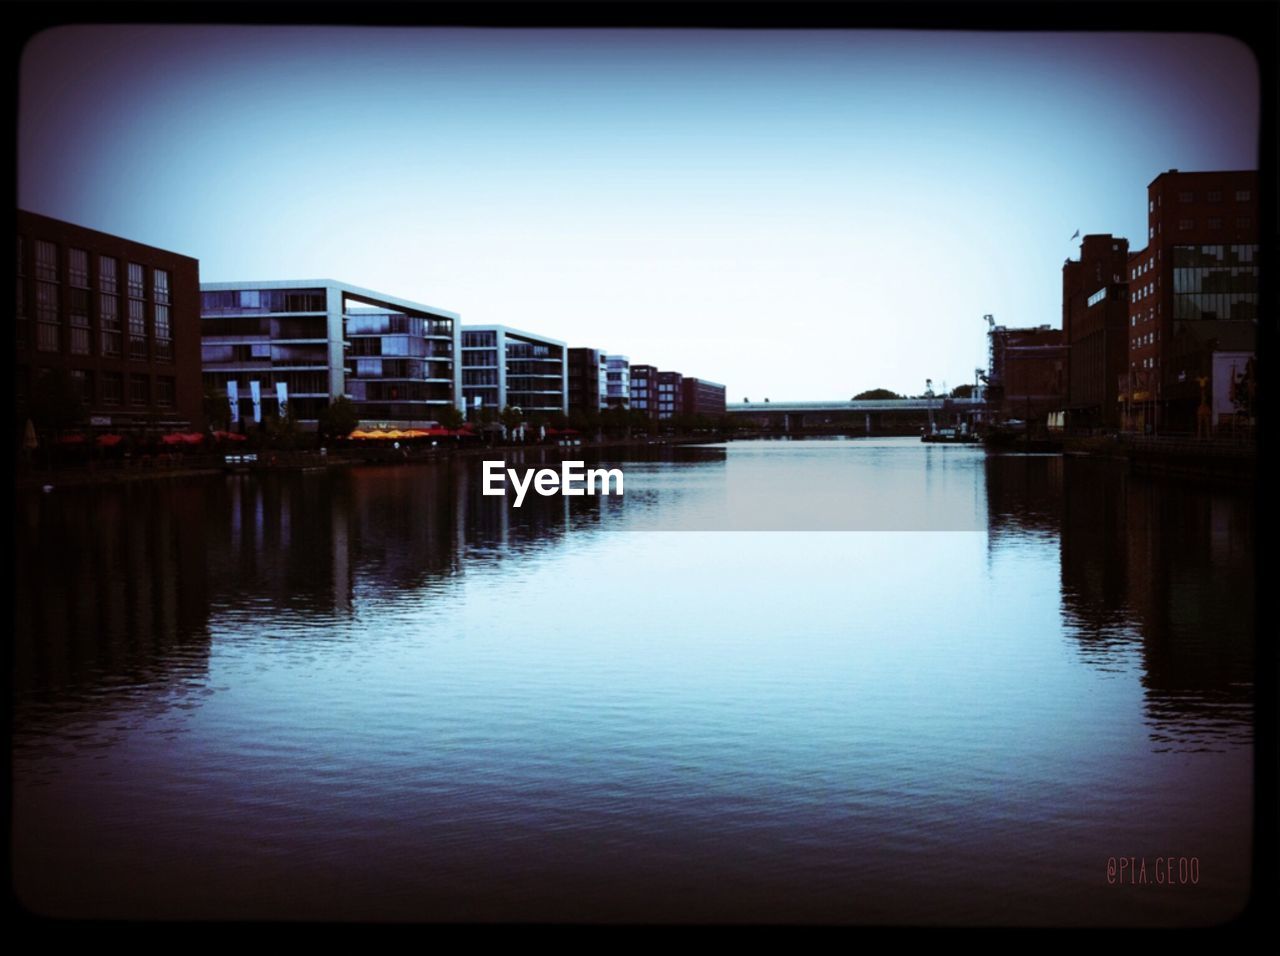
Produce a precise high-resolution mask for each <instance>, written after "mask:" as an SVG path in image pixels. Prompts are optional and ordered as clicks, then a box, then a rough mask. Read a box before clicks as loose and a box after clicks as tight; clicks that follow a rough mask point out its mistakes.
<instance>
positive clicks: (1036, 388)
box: [987, 325, 1067, 423]
mask: <svg viewBox="0 0 1280 956" xmlns="http://www.w3.org/2000/svg"><path fill="white" fill-rule="evenodd" d="M989 334H990V336H991V356H990V370H989V376H988V386H987V394H988V396H989V397H990V399H991V400H992V401H993V402H998V403H999V407H1000V417H1002V418H1004V419H1021V420H1023V421H1026V422H1028V423H1031V422H1043V421H1044V420H1045V419H1046V417H1047V415H1048V414H1049V413H1050V412H1057V411H1061V410H1062V407H1063V404H1064V403H1065V402H1066V398H1067V346H1066V343H1065V342H1064V340H1063V335H1062V330H1061V329H1051V328H1049V326H1047V325H1041V326H1037V327H1036V328H1032V329H1010V328H1005V327H1004V326H1003V325H997V326H995V327H994V328H992V329H991V331H990V333H989Z"/></svg>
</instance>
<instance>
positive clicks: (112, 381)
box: [102, 372, 124, 405]
mask: <svg viewBox="0 0 1280 956" xmlns="http://www.w3.org/2000/svg"><path fill="white" fill-rule="evenodd" d="M123 401H124V376H123V375H121V374H120V373H119V372H103V373H102V404H103V405H119V404H121V403H122V402H123Z"/></svg>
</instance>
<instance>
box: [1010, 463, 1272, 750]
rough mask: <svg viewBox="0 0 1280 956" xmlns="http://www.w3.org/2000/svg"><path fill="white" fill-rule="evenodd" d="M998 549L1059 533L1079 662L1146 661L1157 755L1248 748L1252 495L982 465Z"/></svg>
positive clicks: (1102, 472) (1077, 469)
mask: <svg viewBox="0 0 1280 956" xmlns="http://www.w3.org/2000/svg"><path fill="white" fill-rule="evenodd" d="M986 475H987V494H988V501H989V530H990V536H991V542H992V546H993V547H998V546H1000V543H1001V542H1002V541H1006V542H1007V541H1010V540H1016V539H1017V538H1019V537H1021V536H1025V535H1027V534H1034V535H1043V534H1058V535H1059V536H1060V542H1061V568H1062V614H1063V618H1064V625H1065V630H1066V633H1067V634H1068V635H1070V637H1071V638H1073V639H1074V640H1075V641H1076V642H1077V643H1078V647H1079V651H1080V653H1081V655H1082V657H1083V658H1084V659H1085V660H1086V661H1088V662H1089V663H1090V664H1091V665H1092V666H1095V667H1097V668H1099V669H1102V670H1116V671H1120V670H1126V669H1128V668H1129V667H1130V666H1132V662H1133V661H1134V659H1135V658H1134V655H1135V654H1136V655H1137V658H1136V659H1137V662H1138V665H1139V666H1140V667H1141V672H1142V675H1143V677H1142V682H1143V687H1144V689H1145V701H1144V704H1145V711H1146V716H1147V719H1148V721H1149V723H1150V726H1151V738H1152V740H1153V742H1154V743H1155V744H1156V745H1157V746H1156V749H1175V750H1195V749H1200V748H1206V747H1207V748H1214V747H1215V746H1220V745H1222V743H1224V742H1226V741H1241V742H1247V741H1249V740H1250V739H1252V724H1253V671H1254V632H1255V625H1254V557H1253V554H1254V551H1253V549H1254V514H1253V508H1254V505H1253V501H1252V500H1251V499H1250V497H1249V496H1248V494H1247V493H1243V492H1240V491H1235V490H1231V489H1221V488H1209V487H1204V486H1200V485H1190V484H1185V483H1181V482H1173V481H1165V480H1161V479H1154V478H1146V477H1141V476H1134V475H1130V474H1129V473H1128V472H1127V470H1126V469H1125V468H1124V466H1123V464H1121V463H1118V462H1110V461H1098V460H1093V459H1083V458H1061V457H1052V456H1017V455H1004V456H992V457H989V458H988V460H987V465H986Z"/></svg>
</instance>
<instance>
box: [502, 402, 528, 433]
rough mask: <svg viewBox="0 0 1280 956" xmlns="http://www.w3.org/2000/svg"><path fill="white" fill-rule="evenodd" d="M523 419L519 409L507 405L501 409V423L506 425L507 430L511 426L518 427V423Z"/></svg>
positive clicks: (510, 428) (509, 429) (511, 427)
mask: <svg viewBox="0 0 1280 956" xmlns="http://www.w3.org/2000/svg"><path fill="white" fill-rule="evenodd" d="M523 421H524V414H523V413H522V412H521V411H520V409H518V408H515V407H514V406H511V405H507V406H506V407H505V408H503V409H502V424H503V425H505V426H506V428H507V431H508V432H509V431H511V430H512V429H513V428H519V427H520V423H521V422H523Z"/></svg>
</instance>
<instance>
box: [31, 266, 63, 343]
mask: <svg viewBox="0 0 1280 956" xmlns="http://www.w3.org/2000/svg"><path fill="white" fill-rule="evenodd" d="M36 323H37V324H36V348H37V349H39V350H40V351H41V352H56V351H58V287H57V286H56V285H55V284H54V283H52V282H37V283H36Z"/></svg>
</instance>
